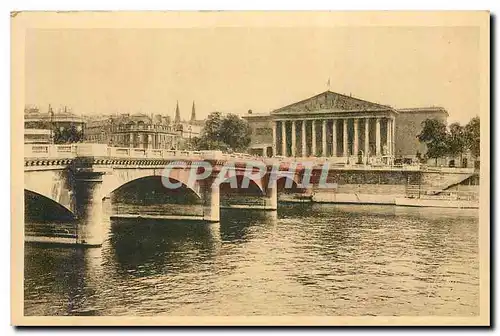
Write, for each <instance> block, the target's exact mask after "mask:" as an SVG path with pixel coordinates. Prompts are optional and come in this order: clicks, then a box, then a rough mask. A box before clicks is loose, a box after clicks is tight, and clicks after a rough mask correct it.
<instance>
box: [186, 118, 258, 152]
mask: <svg viewBox="0 0 500 336" xmlns="http://www.w3.org/2000/svg"><path fill="white" fill-rule="evenodd" d="M192 144H193V147H194V148H196V149H198V150H222V151H244V150H245V149H247V148H248V145H249V144H250V127H249V126H248V123H247V122H246V121H245V120H243V119H241V118H240V117H238V116H237V115H235V114H228V115H227V116H222V114H221V113H220V112H214V113H211V114H210V115H209V116H208V118H207V120H206V122H205V126H204V127H203V131H202V134H201V137H199V138H195V139H193V141H192Z"/></svg>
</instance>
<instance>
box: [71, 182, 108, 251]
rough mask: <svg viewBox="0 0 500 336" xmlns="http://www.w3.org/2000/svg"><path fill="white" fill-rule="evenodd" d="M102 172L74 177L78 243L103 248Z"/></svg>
mask: <svg viewBox="0 0 500 336" xmlns="http://www.w3.org/2000/svg"><path fill="white" fill-rule="evenodd" d="M103 175H104V173H102V172H82V173H75V175H74V183H75V184H74V188H75V214H76V217H77V224H76V225H77V232H76V243H77V244H79V245H86V246H101V245H102V243H103V242H104V225H103V207H102V199H103V197H104V195H103V194H102V177H103Z"/></svg>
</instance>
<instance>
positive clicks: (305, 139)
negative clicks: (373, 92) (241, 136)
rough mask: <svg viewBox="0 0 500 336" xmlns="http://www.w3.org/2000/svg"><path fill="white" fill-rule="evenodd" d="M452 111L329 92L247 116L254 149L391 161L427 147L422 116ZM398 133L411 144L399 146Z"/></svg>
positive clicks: (275, 153)
mask: <svg viewBox="0 0 500 336" xmlns="http://www.w3.org/2000/svg"><path fill="white" fill-rule="evenodd" d="M447 116H448V113H447V112H446V110H444V109H443V108H440V107H429V108H417V109H401V110H397V109H394V108H392V107H390V106H388V105H381V104H377V103H372V102H369V101H366V100H362V99H359V98H354V97H352V96H346V95H343V94H339V93H335V92H331V91H326V92H323V93H320V94H318V95H316V96H313V97H311V98H308V99H305V100H302V101H299V102H297V103H293V104H290V105H287V106H285V107H281V108H278V109H276V110H274V111H272V112H271V113H270V114H267V115H262V114H259V115H257V114H253V113H251V111H249V114H247V115H245V116H244V118H245V119H246V120H247V121H248V122H249V124H250V126H251V129H252V143H251V149H250V150H251V152H252V153H254V154H258V155H264V156H270V154H271V155H273V156H284V157H311V156H313V157H328V158H330V159H331V160H335V159H337V158H338V160H339V161H345V160H347V159H348V158H353V160H356V161H364V160H368V159H370V160H376V161H384V162H387V161H388V160H390V159H392V158H394V157H395V156H415V155H416V153H417V152H418V151H422V150H423V151H424V152H425V148H422V146H423V145H422V144H420V143H419V142H418V139H416V136H417V134H418V133H419V132H420V123H421V121H423V120H425V119H426V118H434V117H435V118H439V119H443V120H446V118H447ZM399 124H400V125H399ZM401 133H404V134H401ZM398 138H402V139H405V141H406V142H407V143H405V144H404V146H400V148H398ZM402 150H403V151H404V152H403V151H402Z"/></svg>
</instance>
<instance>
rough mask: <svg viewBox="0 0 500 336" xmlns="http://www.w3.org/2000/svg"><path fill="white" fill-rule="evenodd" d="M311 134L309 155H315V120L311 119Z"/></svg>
mask: <svg viewBox="0 0 500 336" xmlns="http://www.w3.org/2000/svg"><path fill="white" fill-rule="evenodd" d="M311 135H312V144H311V156H316V120H314V119H313V120H311Z"/></svg>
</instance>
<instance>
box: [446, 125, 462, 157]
mask: <svg viewBox="0 0 500 336" xmlns="http://www.w3.org/2000/svg"><path fill="white" fill-rule="evenodd" d="M447 146H448V154H450V155H452V156H457V155H462V154H463V152H464V151H465V148H466V146H465V130H464V127H463V126H461V125H460V124H459V123H453V124H451V125H450V130H449V133H448V136H447Z"/></svg>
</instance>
